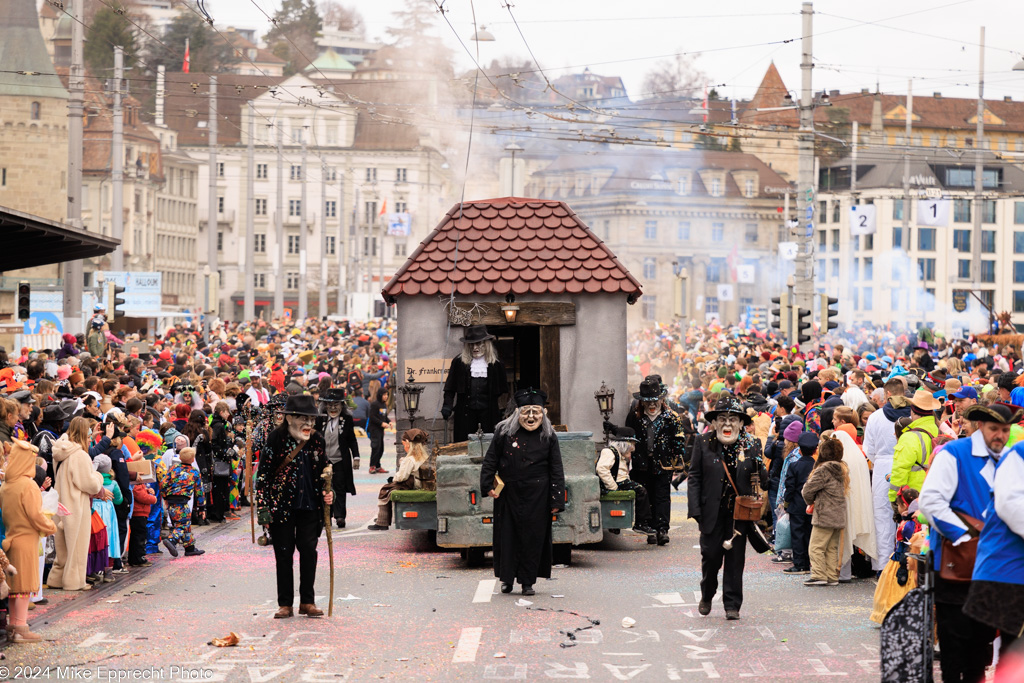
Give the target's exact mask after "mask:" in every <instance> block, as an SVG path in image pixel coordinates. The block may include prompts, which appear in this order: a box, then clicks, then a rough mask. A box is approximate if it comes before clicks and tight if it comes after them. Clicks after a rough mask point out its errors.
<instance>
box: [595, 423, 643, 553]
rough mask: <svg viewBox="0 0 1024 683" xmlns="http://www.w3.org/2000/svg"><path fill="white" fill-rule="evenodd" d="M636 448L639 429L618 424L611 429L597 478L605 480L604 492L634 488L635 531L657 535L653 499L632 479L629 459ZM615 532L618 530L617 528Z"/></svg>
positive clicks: (598, 465) (598, 464)
mask: <svg viewBox="0 0 1024 683" xmlns="http://www.w3.org/2000/svg"><path fill="white" fill-rule="evenodd" d="M635 448H636V432H634V431H633V430H632V429H630V428H629V427H616V428H615V430H614V431H611V438H610V439H609V441H608V445H607V446H605V447H604V448H603V449H601V455H600V456H598V458H597V468H596V469H597V478H598V479H600V481H601V492H602V493H604V492H605V491H633V492H634V493H635V498H634V501H633V502H634V505H633V509H634V511H635V513H636V514H635V517H634V523H633V531H636V532H637V533H641V534H648V535H650V534H653V533H654V529H652V528H651V526H650V521H651V502H650V501H649V500H648V499H647V491H646V490H645V489H644V487H643V486H641V485H640V484H638V483H637V482H635V481H633V480H632V479H630V478H629V462H630V459H631V457H632V454H633V450H634V449H635ZM615 533H618V531H616V532H615Z"/></svg>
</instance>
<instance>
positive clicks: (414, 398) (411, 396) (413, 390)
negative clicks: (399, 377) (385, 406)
mask: <svg viewBox="0 0 1024 683" xmlns="http://www.w3.org/2000/svg"><path fill="white" fill-rule="evenodd" d="M424 389H426V387H425V386H423V385H422V384H416V380H415V379H414V378H412V377H410V378H409V379H408V380H406V383H405V384H403V385H402V386H401V387H399V388H398V390H399V391H400V392H402V403H404V404H405V412H407V413H408V414H409V426H410V427H415V426H416V413H417V412H419V409H420V394H422V393H423V390H424Z"/></svg>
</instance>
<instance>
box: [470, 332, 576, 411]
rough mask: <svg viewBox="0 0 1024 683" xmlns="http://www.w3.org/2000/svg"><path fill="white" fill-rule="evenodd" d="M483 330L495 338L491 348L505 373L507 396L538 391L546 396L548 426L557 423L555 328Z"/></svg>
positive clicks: (558, 387)
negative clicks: (508, 391)
mask: <svg viewBox="0 0 1024 683" xmlns="http://www.w3.org/2000/svg"><path fill="white" fill-rule="evenodd" d="M487 329H488V331H489V332H490V333H491V334H493V335H494V336H495V337H497V341H496V342H495V348H496V350H497V352H498V357H499V358H500V359H501V362H502V364H504V366H505V371H506V372H507V373H508V384H509V387H511V393H512V394H515V392H516V391H519V390H520V389H527V388H530V387H534V388H540V389H541V390H543V391H544V392H545V393H546V394H547V395H548V406H547V408H548V417H549V418H550V420H551V422H552V424H561V373H560V372H559V370H560V367H561V364H560V358H559V355H560V348H559V342H558V337H559V335H558V329H559V328H558V327H557V326H554V325H551V326H548V325H500V326H498V325H488V328H487ZM510 398H511V396H510Z"/></svg>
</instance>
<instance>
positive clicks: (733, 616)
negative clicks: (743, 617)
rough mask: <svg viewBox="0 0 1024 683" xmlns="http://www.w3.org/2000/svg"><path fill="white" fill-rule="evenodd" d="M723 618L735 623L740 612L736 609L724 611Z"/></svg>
mask: <svg viewBox="0 0 1024 683" xmlns="http://www.w3.org/2000/svg"><path fill="white" fill-rule="evenodd" d="M725 618H726V619H727V620H728V621H736V620H737V619H739V618H740V611H739V610H738V609H727V610H725Z"/></svg>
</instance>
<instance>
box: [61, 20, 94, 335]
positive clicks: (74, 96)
mask: <svg viewBox="0 0 1024 683" xmlns="http://www.w3.org/2000/svg"><path fill="white" fill-rule="evenodd" d="M83 4H84V3H81V2H73V3H71V68H70V70H69V71H68V210H67V215H68V223H70V224H71V227H72V228H75V229H76V230H81V229H82V125H83V121H82V114H83V112H84V109H85V67H84V62H85V26H84V24H83V23H82V21H83V20H84V19H85V12H84V11H83V9H82V6H83ZM101 199H102V198H101ZM83 284H84V283H83V281H82V262H81V261H80V260H76V261H65V262H64V331H65V332H69V333H71V334H78V333H79V332H82V328H83V325H82V286H83Z"/></svg>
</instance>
